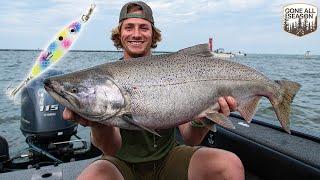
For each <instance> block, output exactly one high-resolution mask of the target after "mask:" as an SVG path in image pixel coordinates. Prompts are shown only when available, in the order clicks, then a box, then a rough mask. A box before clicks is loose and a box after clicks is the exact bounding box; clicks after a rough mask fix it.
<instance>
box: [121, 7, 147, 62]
mask: <svg viewBox="0 0 320 180" xmlns="http://www.w3.org/2000/svg"><path fill="white" fill-rule="evenodd" d="M135 13H137V12H135ZM120 34H121V37H120V39H121V43H122V46H123V50H124V55H125V59H126V57H129V58H130V57H131V58H134V57H141V56H146V55H149V54H150V52H151V51H150V50H151V43H152V25H151V23H150V22H149V21H147V20H145V19H141V18H129V19H125V20H124V21H123V23H122V26H121V33H120Z"/></svg>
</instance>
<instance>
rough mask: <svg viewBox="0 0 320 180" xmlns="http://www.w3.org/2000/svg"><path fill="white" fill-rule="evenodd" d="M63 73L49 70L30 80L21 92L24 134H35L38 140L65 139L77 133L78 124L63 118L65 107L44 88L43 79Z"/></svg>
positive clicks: (21, 126)
mask: <svg viewBox="0 0 320 180" xmlns="http://www.w3.org/2000/svg"><path fill="white" fill-rule="evenodd" d="M58 74H62V72H60V71H56V70H48V71H47V72H45V73H43V74H42V75H41V76H39V77H38V78H36V79H34V80H33V81H32V82H30V83H29V84H28V85H27V86H26V87H25V88H24V89H23V90H22V92H21V120H20V129H21V131H22V133H23V135H24V136H30V135H32V136H34V137H35V138H36V139H37V140H38V141H43V142H50V141H63V140H69V139H70V137H71V136H72V135H74V134H76V133H77V127H78V126H77V124H75V123H72V122H70V121H66V120H64V119H63V118H62V112H63V109H64V107H63V106H62V105H61V104H59V103H58V102H57V101H56V100H54V99H53V98H52V97H51V96H50V95H49V94H48V93H47V92H46V90H45V89H44V87H43V81H44V79H45V78H48V77H50V76H54V75H58Z"/></svg>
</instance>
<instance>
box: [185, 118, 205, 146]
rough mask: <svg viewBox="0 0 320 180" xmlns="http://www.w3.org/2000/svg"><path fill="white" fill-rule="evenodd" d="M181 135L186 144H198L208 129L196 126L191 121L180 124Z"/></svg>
mask: <svg viewBox="0 0 320 180" xmlns="http://www.w3.org/2000/svg"><path fill="white" fill-rule="evenodd" d="M180 126H181V127H179V129H180V132H181V135H182V137H183V140H184V142H185V144H186V145H190V146H196V145H199V144H200V143H201V142H202V140H203V138H204V137H205V136H206V135H207V133H208V131H209V129H207V128H206V127H196V126H193V125H192V124H191V122H189V123H186V124H183V125H180Z"/></svg>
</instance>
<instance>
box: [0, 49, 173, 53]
mask: <svg viewBox="0 0 320 180" xmlns="http://www.w3.org/2000/svg"><path fill="white" fill-rule="evenodd" d="M0 51H42V50H41V49H0ZM69 52H123V51H117V50H70V51H69ZM153 52H154V53H172V52H173V51H172V52H171V51H153Z"/></svg>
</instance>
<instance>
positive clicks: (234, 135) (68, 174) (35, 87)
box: [0, 70, 320, 180]
mask: <svg viewBox="0 0 320 180" xmlns="http://www.w3.org/2000/svg"><path fill="white" fill-rule="evenodd" d="M59 73H60V72H54V71H53V70H49V71H48V74H47V75H55V74H59ZM43 76H46V74H44V75H43ZM43 76H41V77H39V80H35V81H33V82H32V83H30V84H29V85H28V86H27V87H26V88H25V89H24V90H23V91H22V98H21V100H22V103H21V111H22V113H21V116H22V118H21V128H20V129H21V131H22V132H23V134H24V135H25V137H26V142H27V143H28V145H29V147H30V149H29V151H28V152H27V153H26V154H22V155H17V156H15V157H11V158H10V157H9V153H8V152H9V149H8V144H7V142H6V140H5V139H4V138H0V179H6V180H10V179H21V178H22V177H23V179H76V177H77V176H78V175H79V174H80V172H81V171H82V170H83V169H84V168H85V167H87V166H88V165H89V164H90V163H92V162H93V161H94V160H96V159H98V158H99V157H100V155H101V152H100V151H99V150H97V148H95V147H94V146H93V145H90V144H91V143H90V142H85V141H83V140H81V138H77V139H78V141H77V143H80V144H83V145H82V146H80V147H78V148H77V147H75V143H76V142H72V141H71V140H70V137H71V136H77V134H76V129H77V124H73V123H72V122H66V121H64V120H62V119H61V113H62V110H63V107H62V106H61V105H60V104H56V103H57V102H55V101H54V100H53V99H52V98H51V97H50V96H49V95H48V94H47V93H46V91H43V87H42V85H41V84H42V81H43V80H44V78H43ZM44 102H45V103H46V105H45V104H43V103H44ZM57 105H58V106H57ZM39 109H40V111H38V110H39ZM26 112H29V113H26ZM30 112H34V113H30ZM50 113H51V116H49V114H50ZM52 113H55V115H53V114H52ZM30 114H32V117H31V116H30ZM44 114H47V116H44ZM50 118H52V119H50ZM50 120H53V121H55V122H56V121H57V123H56V124H55V127H54V128H52V127H51V128H50V129H49V128H48V127H50V126H52V124H50V123H48V122H49V121H50ZM230 120H231V121H232V122H233V124H234V125H235V127H236V128H235V129H225V128H223V127H220V126H218V125H215V131H210V132H209V133H208V134H207V136H206V137H205V139H204V140H203V142H202V145H203V146H207V147H210V148H220V149H225V150H228V151H231V152H234V153H235V154H237V155H238V156H239V157H240V159H241V161H242V162H243V164H244V167H245V171H246V172H245V175H246V179H247V180H260V179H261V180H264V179H290V180H292V179H293V180H295V179H308V180H313V179H314V180H319V179H320V156H319V152H320V134H316V133H311V134H310V133H308V134H307V133H304V132H301V131H298V130H297V129H292V132H291V134H288V133H286V132H284V131H283V130H282V128H280V127H278V126H276V125H273V124H270V123H266V122H264V121H259V120H257V119H254V120H253V121H252V122H251V123H250V124H248V123H246V122H245V121H244V119H243V118H242V117H241V116H239V115H238V114H235V113H234V114H231V116H230ZM28 122H29V123H31V122H32V123H34V124H36V126H33V127H34V128H32V127H28V126H25V125H26V124H24V123H28ZM176 137H177V141H178V142H180V143H181V144H183V140H182V139H181V136H180V135H179V132H178V131H177V136H176ZM19 159H20V160H21V161H22V162H21V161H17V160H19ZM204 168H205V167H204Z"/></svg>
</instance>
